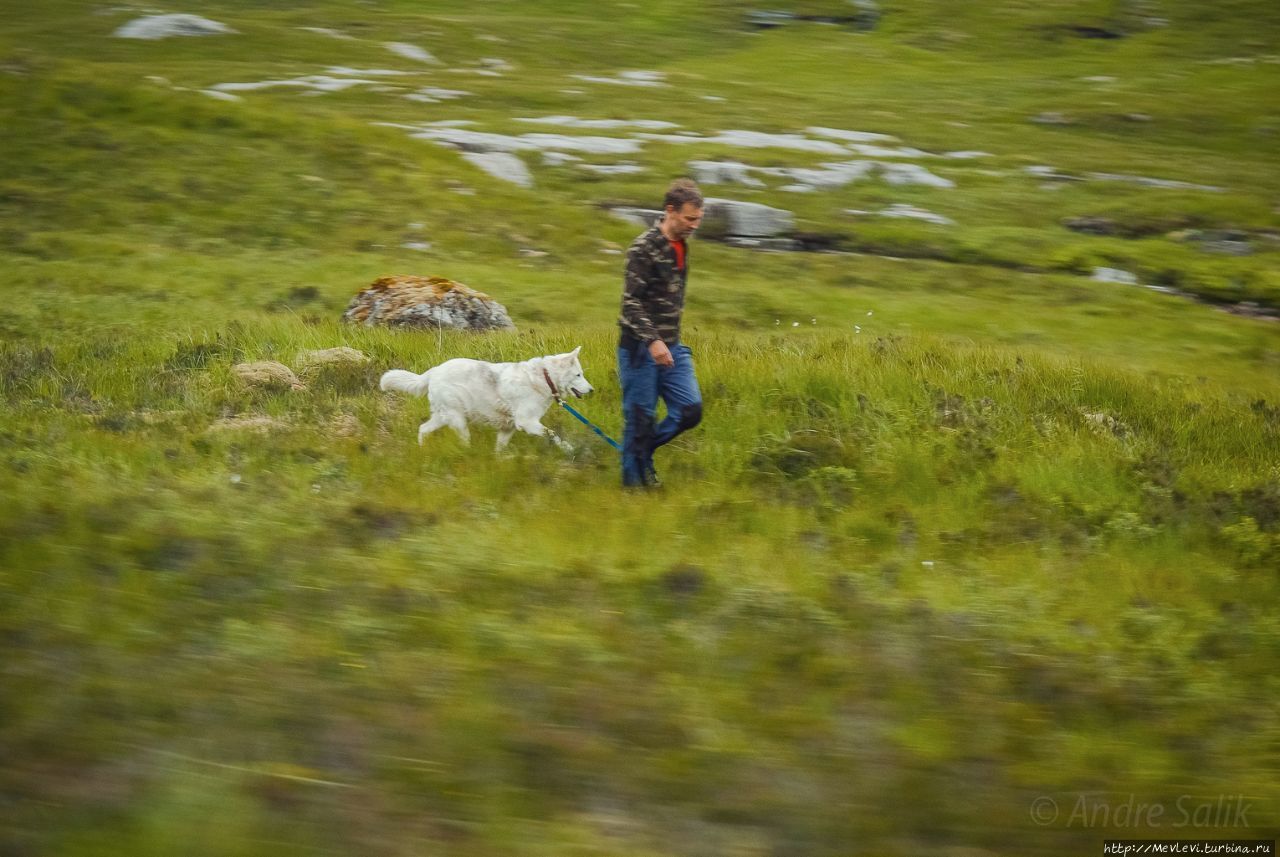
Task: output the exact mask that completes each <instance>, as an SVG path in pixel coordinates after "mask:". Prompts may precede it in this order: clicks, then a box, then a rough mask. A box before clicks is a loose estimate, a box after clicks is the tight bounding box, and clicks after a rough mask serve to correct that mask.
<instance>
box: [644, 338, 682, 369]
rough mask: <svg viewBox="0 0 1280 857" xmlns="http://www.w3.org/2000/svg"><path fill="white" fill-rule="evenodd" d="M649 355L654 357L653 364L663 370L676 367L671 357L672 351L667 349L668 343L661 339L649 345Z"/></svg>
mask: <svg viewBox="0 0 1280 857" xmlns="http://www.w3.org/2000/svg"><path fill="white" fill-rule="evenodd" d="M649 354H650V355H651V356H652V357H653V362H654V363H657V364H658V365H659V366H661V367H662V368H663V369H669V368H671V367H672V366H674V365H676V361H675V360H674V359H672V357H671V351H670V349H668V348H667V343H665V342H663V341H662V340H661V339H655V340H654V341H653V342H650V343H649Z"/></svg>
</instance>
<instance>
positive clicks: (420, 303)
mask: <svg viewBox="0 0 1280 857" xmlns="http://www.w3.org/2000/svg"><path fill="white" fill-rule="evenodd" d="M342 320H343V321H345V322H347V323H349V324H363V325H365V326H367V327H373V326H378V325H382V326H387V327H423V328H444V329H447V330H514V329H515V325H514V324H513V323H512V322H511V317H510V316H509V315H507V310H506V307H504V306H503V305H502V304H500V303H498V302H497V301H495V300H494V299H493V298H491V297H489V296H488V295H486V294H484V293H483V292H478V291H476V290H475V289H472V288H469V287H467V286H464V285H463V284H462V283H455V282H454V281H453V280H448V279H445V278H444V277H413V276H398V277H382V278H381V279H379V280H377V281H375V282H374V283H373V285H371V286H369V287H368V288H367V289H365V290H364V291H362V292H360V293H359V294H358V295H356V296H355V297H354V298H352V299H351V303H350V304H348V305H347V309H346V312H344V313H343V314H342Z"/></svg>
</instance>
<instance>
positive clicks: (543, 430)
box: [516, 417, 573, 452]
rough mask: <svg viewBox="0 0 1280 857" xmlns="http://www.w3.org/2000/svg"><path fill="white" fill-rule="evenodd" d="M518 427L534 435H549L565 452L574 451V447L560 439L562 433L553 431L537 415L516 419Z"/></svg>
mask: <svg viewBox="0 0 1280 857" xmlns="http://www.w3.org/2000/svg"><path fill="white" fill-rule="evenodd" d="M516 428H518V429H520V431H522V432H525V433H527V434H531V435H533V436H534V437H549V438H551V442H552V443H554V444H555V445H556V446H558V447H560V448H561V449H563V450H564V451H565V452H573V447H572V446H570V445H569V444H568V443H566V442H565V441H563V440H561V439H560V435H558V434H556V433H555V432H553V431H552V430H551V429H549V428H547V427H546V426H544V425H543V424H542V421H541V420H539V419H538V418H537V417H523V418H521V419H518V420H516Z"/></svg>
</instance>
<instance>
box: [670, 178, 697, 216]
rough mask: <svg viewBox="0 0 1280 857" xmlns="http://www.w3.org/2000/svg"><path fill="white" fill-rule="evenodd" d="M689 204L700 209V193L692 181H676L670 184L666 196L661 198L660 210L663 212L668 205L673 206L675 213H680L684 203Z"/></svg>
mask: <svg viewBox="0 0 1280 857" xmlns="http://www.w3.org/2000/svg"><path fill="white" fill-rule="evenodd" d="M689 202H692V203H693V204H694V205H695V206H697V207H698V208H702V191H701V190H699V189H698V185H697V183H696V182H695V181H694V180H693V179H676V180H675V181H673V182H672V183H671V187H669V188H667V195H666V196H664V197H663V198H662V208H663V210H664V211H665V210H666V208H667V206H668V205H670V206H674V207H675V210H676V211H680V210H681V209H683V208H684V206H685V203H689Z"/></svg>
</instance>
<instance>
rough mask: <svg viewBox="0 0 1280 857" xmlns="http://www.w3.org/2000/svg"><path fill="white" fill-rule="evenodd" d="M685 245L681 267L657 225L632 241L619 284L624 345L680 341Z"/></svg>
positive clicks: (686, 258) (686, 261) (686, 271)
mask: <svg viewBox="0 0 1280 857" xmlns="http://www.w3.org/2000/svg"><path fill="white" fill-rule="evenodd" d="M688 246H689V245H688V242H685V253H684V268H683V270H682V269H680V268H679V267H677V265H676V251H675V248H674V247H672V246H671V242H670V241H668V240H667V236H665V235H663V234H662V230H661V229H659V228H658V225H656V224H655V225H654V226H653V227H652V228H650V229H649V230H648V231H647V232H645V233H644V234H643V235H641V236H640V237H639V238H637V239H636V240H635V241H632V242H631V247H630V248H629V249H628V250H627V267H626V274H625V279H624V282H623V285H622V315H621V316H619V318H618V326H619V327H620V328H622V341H623V344H627V342H628V341H629V340H630V341H631V342H635V341H639V342H652V341H653V340H655V339H661V340H662V341H663V342H666V343H668V344H674V343H676V342H679V341H680V314H681V313H682V312H684V287H685V282H686V281H687V280H688V277H689V250H688Z"/></svg>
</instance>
